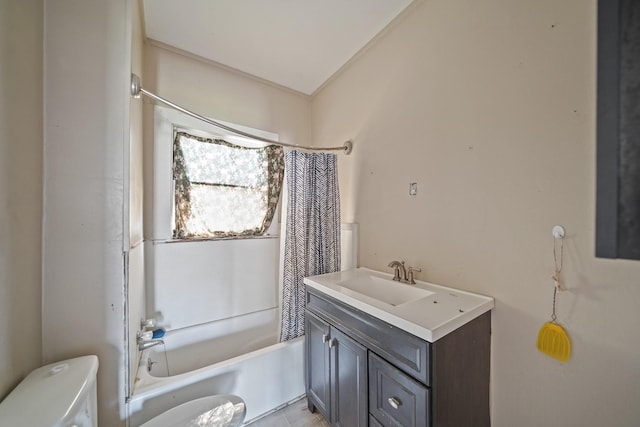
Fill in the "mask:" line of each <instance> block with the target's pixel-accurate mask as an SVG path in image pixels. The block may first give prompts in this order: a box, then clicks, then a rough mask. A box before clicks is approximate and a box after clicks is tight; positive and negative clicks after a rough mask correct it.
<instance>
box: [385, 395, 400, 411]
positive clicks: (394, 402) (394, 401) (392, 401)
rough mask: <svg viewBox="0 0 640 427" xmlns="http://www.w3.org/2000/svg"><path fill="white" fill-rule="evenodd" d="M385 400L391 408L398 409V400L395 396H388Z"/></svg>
mask: <svg viewBox="0 0 640 427" xmlns="http://www.w3.org/2000/svg"><path fill="white" fill-rule="evenodd" d="M387 402H389V405H391V407H392V408H393V409H398V408H399V407H400V401H399V400H398V399H396V398H395V397H390V398H388V399H387Z"/></svg>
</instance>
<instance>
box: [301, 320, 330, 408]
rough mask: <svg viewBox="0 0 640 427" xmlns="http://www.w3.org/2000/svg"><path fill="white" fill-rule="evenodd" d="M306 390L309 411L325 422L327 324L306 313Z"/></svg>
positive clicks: (327, 354) (327, 388)
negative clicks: (318, 413)
mask: <svg viewBox="0 0 640 427" xmlns="http://www.w3.org/2000/svg"><path fill="white" fill-rule="evenodd" d="M305 326H306V329H305V350H306V353H307V354H306V357H305V361H306V389H307V400H308V403H309V409H310V410H311V411H313V410H314V409H317V410H318V412H320V413H321V414H322V416H323V417H324V418H325V419H326V420H330V419H331V418H330V416H331V406H330V405H331V377H330V375H329V373H330V372H331V365H330V364H331V358H330V356H329V351H330V349H329V345H328V341H329V334H330V330H329V324H328V323H326V322H324V321H323V320H320V319H319V318H318V317H316V316H314V315H313V314H311V313H309V312H308V311H307V313H306V320H305Z"/></svg>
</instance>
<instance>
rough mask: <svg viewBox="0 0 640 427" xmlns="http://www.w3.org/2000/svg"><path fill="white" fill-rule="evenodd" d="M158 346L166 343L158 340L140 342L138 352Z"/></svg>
mask: <svg viewBox="0 0 640 427" xmlns="http://www.w3.org/2000/svg"><path fill="white" fill-rule="evenodd" d="M158 344H164V341H163V340H158V339H155V340H151V341H144V340H138V350H140V351H143V350H146V349H148V348H151V347H155V346H157V345H158Z"/></svg>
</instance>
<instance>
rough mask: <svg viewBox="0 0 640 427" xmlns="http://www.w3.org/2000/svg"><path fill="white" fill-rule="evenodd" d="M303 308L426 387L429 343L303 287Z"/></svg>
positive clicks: (427, 381) (428, 376) (427, 382)
mask: <svg viewBox="0 0 640 427" xmlns="http://www.w3.org/2000/svg"><path fill="white" fill-rule="evenodd" d="M307 309H308V310H310V311H311V312H313V313H315V314H318V315H320V316H321V317H324V318H326V319H328V320H329V321H330V323H332V324H335V325H336V326H337V327H338V328H339V329H342V330H343V332H346V333H347V334H348V335H350V336H351V337H353V338H354V339H356V340H357V341H359V342H360V343H362V344H364V345H365V347H368V348H369V349H371V350H373V351H374V352H376V353H377V354H379V355H381V356H382V357H384V358H385V359H386V360H388V361H389V362H391V363H393V364H394V365H395V366H397V367H398V368H399V369H401V370H403V371H404V372H406V373H407V374H409V375H411V376H412V377H414V378H416V379H417V380H418V381H421V382H423V383H424V384H426V385H430V372H429V359H430V352H431V344H430V343H428V342H426V341H424V340H422V339H420V338H418V337H416V336H415V335H412V334H410V333H408V332H406V331H403V330H402V329H400V328H397V327H395V326H392V325H390V324H388V323H386V322H384V321H382V320H380V319H377V318H375V317H373V316H371V315H369V314H367V313H364V312H362V311H360V310H358V309H356V308H354V307H352V306H350V305H347V304H344V303H343V302H341V301H338V300H336V299H335V298H331V297H330V296H328V295H325V294H323V293H322V292H319V291H317V290H315V289H312V288H307Z"/></svg>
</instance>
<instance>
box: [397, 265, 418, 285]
mask: <svg viewBox="0 0 640 427" xmlns="http://www.w3.org/2000/svg"><path fill="white" fill-rule="evenodd" d="M389 267H393V269H394V270H393V280H395V281H396V282H402V283H408V284H410V285H415V284H416V281H415V279H414V278H413V273H414V272H420V271H422V269H421V268H413V267H409V268H405V267H404V261H391V262H390V263H389ZM401 273H402V274H401Z"/></svg>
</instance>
